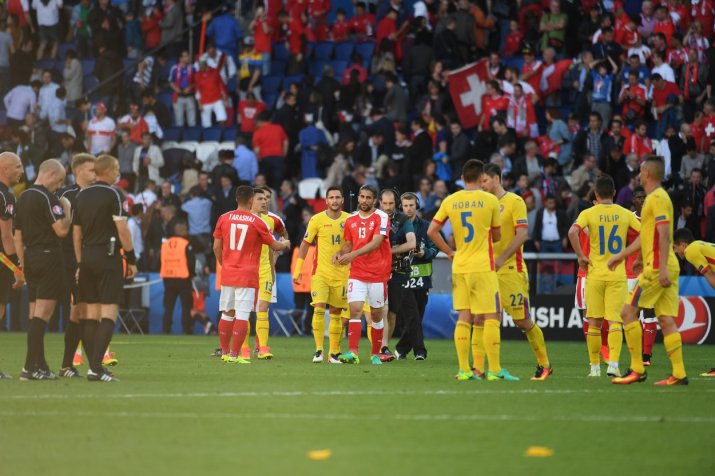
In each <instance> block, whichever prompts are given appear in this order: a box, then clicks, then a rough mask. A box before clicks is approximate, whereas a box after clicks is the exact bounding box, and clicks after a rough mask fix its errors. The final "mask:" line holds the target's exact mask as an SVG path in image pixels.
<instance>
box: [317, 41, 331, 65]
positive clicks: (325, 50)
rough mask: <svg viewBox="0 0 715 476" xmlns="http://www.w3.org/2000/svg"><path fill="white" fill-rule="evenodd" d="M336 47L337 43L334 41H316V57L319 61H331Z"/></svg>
mask: <svg viewBox="0 0 715 476" xmlns="http://www.w3.org/2000/svg"><path fill="white" fill-rule="evenodd" d="M334 48H335V43H333V42H332V41H322V42H320V43H316V45H315V49H314V50H313V53H314V58H315V59H316V60H319V61H329V60H330V59H332V57H333V49H334Z"/></svg>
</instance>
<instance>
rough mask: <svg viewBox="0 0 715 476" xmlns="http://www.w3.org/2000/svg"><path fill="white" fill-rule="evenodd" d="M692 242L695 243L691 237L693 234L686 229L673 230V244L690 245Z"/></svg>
mask: <svg viewBox="0 0 715 476" xmlns="http://www.w3.org/2000/svg"><path fill="white" fill-rule="evenodd" d="M693 241H695V237H694V236H693V232H692V231H690V230H689V229H687V228H678V229H677V230H675V233H673V243H676V244H680V243H686V244H690V243H692V242H693Z"/></svg>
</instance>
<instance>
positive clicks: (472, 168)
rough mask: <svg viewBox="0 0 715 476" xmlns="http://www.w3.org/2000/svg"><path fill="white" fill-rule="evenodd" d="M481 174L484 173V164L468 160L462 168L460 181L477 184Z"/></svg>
mask: <svg viewBox="0 0 715 476" xmlns="http://www.w3.org/2000/svg"><path fill="white" fill-rule="evenodd" d="M482 173H484V163H483V162H482V161H481V160H477V159H469V160H468V161H467V162H466V163H465V164H464V167H462V180H464V183H470V184H477V183H478V182H479V177H481V176H482Z"/></svg>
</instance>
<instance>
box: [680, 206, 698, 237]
mask: <svg viewBox="0 0 715 476" xmlns="http://www.w3.org/2000/svg"><path fill="white" fill-rule="evenodd" d="M681 228H687V229H689V230H690V231H691V232H692V233H693V237H695V239H696V240H697V239H700V218H698V217H697V216H696V215H695V213H693V204H692V203H690V202H689V201H687V200H685V201H683V202H682V203H681V204H680V209H679V210H675V229H676V230H679V229H681Z"/></svg>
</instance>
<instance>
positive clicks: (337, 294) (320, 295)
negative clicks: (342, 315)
mask: <svg viewBox="0 0 715 476" xmlns="http://www.w3.org/2000/svg"><path fill="white" fill-rule="evenodd" d="M335 283H338V284H335ZM346 286H347V284H346V281H342V282H340V281H335V280H329V279H326V278H325V277H323V276H320V275H317V274H314V275H313V279H312V280H311V281H310V295H311V296H312V298H313V301H312V303H311V304H312V305H313V306H315V305H316V304H327V305H328V306H332V307H336V308H338V309H345V308H347V307H348V297H347V294H346Z"/></svg>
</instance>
